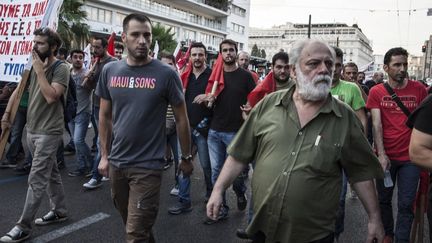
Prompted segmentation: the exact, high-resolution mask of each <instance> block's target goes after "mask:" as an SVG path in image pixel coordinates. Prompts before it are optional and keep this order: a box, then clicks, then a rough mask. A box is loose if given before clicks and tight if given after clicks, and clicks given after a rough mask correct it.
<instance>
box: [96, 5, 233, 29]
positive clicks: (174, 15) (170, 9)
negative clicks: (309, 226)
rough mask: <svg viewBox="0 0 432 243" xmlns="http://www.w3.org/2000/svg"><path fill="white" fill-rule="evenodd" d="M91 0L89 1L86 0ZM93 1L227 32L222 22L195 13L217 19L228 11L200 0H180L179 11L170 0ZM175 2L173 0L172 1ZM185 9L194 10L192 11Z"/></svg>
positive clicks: (224, 15) (221, 17) (225, 16)
mask: <svg viewBox="0 0 432 243" xmlns="http://www.w3.org/2000/svg"><path fill="white" fill-rule="evenodd" d="M88 2H91V1H88ZM94 2H100V3H105V4H107V5H111V6H113V7H116V9H124V10H125V12H135V11H141V12H143V13H145V14H147V15H149V17H155V18H163V19H166V20H167V21H177V22H179V23H181V24H183V25H190V26H193V27H198V28H204V29H206V30H210V31H217V32H220V33H221V34H224V35H225V34H227V28H226V27H225V26H224V25H223V24H222V23H223V21H221V22H222V23H221V24H216V23H211V22H209V21H206V19H205V18H204V17H203V16H202V15H198V14H195V13H201V14H208V15H210V16H214V17H216V18H219V19H223V18H227V16H228V13H226V12H223V11H221V10H219V9H216V8H214V7H211V6H208V5H206V4H204V3H200V2H202V1H201V0H185V1H184V2H182V5H179V6H181V9H184V11H183V12H179V11H178V9H180V8H179V7H177V6H175V5H173V2H172V1H162V0H161V1H158V2H157V3H164V4H161V5H156V4H153V3H154V2H155V1H142V0H96V1H94ZM174 3H175V1H174ZM187 10H194V13H192V12H190V11H188V13H187V12H185V11H187Z"/></svg>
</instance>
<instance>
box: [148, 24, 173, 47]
mask: <svg viewBox="0 0 432 243" xmlns="http://www.w3.org/2000/svg"><path fill="white" fill-rule="evenodd" d="M171 31H172V28H171V27H169V28H165V26H163V25H161V24H159V23H158V24H156V25H155V26H153V29H152V34H153V43H152V45H151V47H150V49H151V50H154V45H155V43H156V41H158V44H159V52H162V51H164V52H168V53H173V52H174V49H175V48H176V46H177V41H176V40H175V39H174V33H171Z"/></svg>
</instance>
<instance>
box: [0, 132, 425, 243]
mask: <svg viewBox="0 0 432 243" xmlns="http://www.w3.org/2000/svg"><path fill="white" fill-rule="evenodd" d="M90 131H92V129H89V133H90ZM89 136H90V135H88V142H90V137H89ZM65 141H66V136H65ZM89 144H91V143H89ZM65 157H66V166H67V168H65V169H63V170H61V174H62V179H63V184H64V189H65V194H66V201H67V206H68V210H69V219H68V220H67V221H65V222H63V223H60V224H54V225H48V226H34V230H33V233H32V237H31V238H30V240H29V242H65V243H66V242H124V226H123V223H122V220H121V217H120V215H119V214H118V212H117V211H116V210H115V208H114V206H113V203H112V201H111V197H110V189H109V182H103V185H102V187H100V188H97V189H95V190H92V191H89V190H84V188H83V187H82V184H83V183H85V182H87V181H88V178H84V177H70V176H68V175H67V172H68V169H71V170H72V169H74V166H75V165H74V160H75V156H74V155H73V154H72V155H66V156H65ZM194 165H195V170H194V174H193V175H192V187H191V197H192V204H193V210H192V212H189V213H186V214H181V215H177V216H174V215H170V214H168V212H167V209H168V207H170V206H171V205H172V204H173V203H175V202H176V198H175V197H173V196H170V195H169V192H170V190H171V189H172V187H173V185H174V168H173V166H172V167H171V168H169V169H168V170H166V171H165V172H164V176H163V181H162V187H161V198H160V208H159V214H158V218H157V221H156V224H155V226H154V235H155V238H156V242H161V243H171V242H187V243H195V242H197V243H201V242H206V243H213V242H214V243H217V242H233V243H235V242H239V243H240V242H247V241H242V240H240V239H238V238H237V237H236V235H235V232H236V229H238V228H242V227H245V226H246V212H240V211H238V210H237V205H236V197H235V194H234V193H233V191H232V189H229V190H228V194H227V196H228V204H229V207H230V213H229V218H228V219H227V220H225V221H223V222H220V223H217V224H214V225H204V224H203V221H204V219H205V204H204V194H205V188H204V181H203V174H202V170H201V168H200V166H199V162H198V161H196V160H195V161H194ZM26 189H27V176H19V175H16V174H15V173H14V170H13V169H1V170H0V205H1V210H0V216H1V217H0V234H1V235H4V234H5V233H7V232H8V231H9V230H10V229H11V228H12V227H13V225H14V223H15V222H16V221H17V220H18V218H19V216H20V214H21V211H22V209H23V205H24V200H25V195H26ZM248 192H249V190H248ZM317 200H318V199H317ZM346 203H347V204H346V218H345V232H344V234H343V235H342V236H341V242H353V243H356V242H359V243H360V242H364V241H365V239H366V230H367V217H366V212H365V211H364V209H363V207H362V206H361V203H360V200H358V199H351V198H347V200H346ZM48 210H49V202H48V199H47V197H45V199H44V201H43V203H42V205H41V207H40V210H39V212H38V213H37V215H36V216H37V217H40V216H43V215H45V213H47V212H48ZM425 221H427V220H425ZM425 225H427V224H425ZM425 231H426V234H425V241H424V242H428V240H427V239H428V238H426V237H428V232H427V227H425Z"/></svg>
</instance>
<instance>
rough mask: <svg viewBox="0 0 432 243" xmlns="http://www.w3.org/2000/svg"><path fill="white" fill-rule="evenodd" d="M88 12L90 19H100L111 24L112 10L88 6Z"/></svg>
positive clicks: (99, 20)
mask: <svg viewBox="0 0 432 243" xmlns="http://www.w3.org/2000/svg"><path fill="white" fill-rule="evenodd" d="M86 12H87V15H88V19H89V20H93V21H98V22H101V23H107V24H111V22H112V21H111V17H112V11H110V10H106V9H101V8H96V7H92V6H87V7H86Z"/></svg>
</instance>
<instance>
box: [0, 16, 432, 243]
mask: <svg viewBox="0 0 432 243" xmlns="http://www.w3.org/2000/svg"><path fill="white" fill-rule="evenodd" d="M151 30H152V27H151V21H150V20H149V19H148V18H147V17H146V16H144V15H141V14H131V15H128V16H127V17H126V18H125V20H124V24H123V31H124V33H123V35H122V42H123V44H122V43H116V44H115V52H114V53H113V54H109V53H108V50H107V48H108V42H107V40H106V39H105V38H101V37H98V36H95V37H93V38H92V40H91V47H92V53H91V55H92V59H91V60H92V61H91V65H90V66H89V67H88V68H87V67H86V66H85V65H84V59H85V56H86V53H85V52H84V51H83V50H79V49H75V50H70V51H69V50H66V49H64V48H61V40H60V38H59V37H58V34H57V33H56V32H54V31H52V30H49V31H45V30H43V29H41V30H36V31H35V33H34V34H35V39H34V43H35V47H34V51H33V52H32V57H33V69H32V71H31V74H30V79H29V81H28V84H27V86H26V88H25V91H24V94H23V95H22V97H21V99H20V103H19V107H18V110H17V111H16V116H15V119H14V122H13V123H11V122H10V118H9V116H10V113H11V109H12V104H11V103H12V102H11V101H10V102H8V100H13V98H14V97H15V96H16V91H14V90H16V89H15V88H16V83H6V82H1V86H0V89H1V93H0V113H1V114H2V119H1V124H2V125H1V128H2V129H3V130H6V129H10V132H11V133H10V137H9V146H8V148H7V152H6V156H5V159H4V160H3V161H2V162H1V164H0V166H1V167H2V168H14V169H15V171H16V173H19V174H29V180H28V183H29V189H28V192H27V197H26V202H25V207H24V210H23V213H22V216H21V217H20V219H19V221H18V222H17V224H16V225H15V226H14V227H13V228H12V230H11V231H10V232H8V233H7V234H5V236H3V237H2V238H1V239H0V241H2V242H20V241H23V240H25V239H27V238H29V236H30V232H31V230H32V227H33V226H32V225H33V224H36V225H47V224H51V223H57V222H62V221H65V220H67V219H68V211H67V209H66V207H65V203H64V201H65V198H64V192H63V186H62V182H61V176H60V173H59V170H61V169H63V168H65V167H66V168H67V170H68V173H67V175H68V176H71V177H87V178H89V179H88V182H86V183H85V184H83V187H84V188H85V189H88V190H93V189H96V188H98V187H100V186H102V183H103V181H110V187H111V191H112V197H113V200H114V202H115V207H116V208H117V210H118V211H119V213H120V215H121V217H122V219H123V222H124V223H125V231H126V240H127V241H128V242H154V237H153V235H152V226H153V224H154V222H155V219H156V215H157V212H158V210H159V206H158V205H159V195H160V185H161V178H162V177H161V173H163V170H167V169H168V168H170V166H171V165H174V169H173V171H174V175H173V176H172V177H171V176H169V177H168V178H169V179H171V178H172V180H173V182H174V184H175V186H174V188H172V189H171V190H170V191H169V192H162V193H170V194H171V195H172V196H175V197H177V198H178V200H177V202H176V203H175V204H174V205H172V206H171V207H169V208H167V209H162V210H167V211H168V213H170V214H172V215H179V214H183V213H188V212H190V211H191V210H193V205H192V203H191V193H193V190H191V179H190V176H191V174H192V171H193V169H194V168H193V164H192V161H193V160H194V159H196V160H197V161H198V162H199V163H198V164H199V165H200V167H201V168H200V169H201V170H202V173H203V176H204V183H203V185H202V186H203V187H204V188H205V194H204V195H202V200H203V202H206V203H208V204H207V215H206V219H205V221H204V224H207V225H212V224H215V223H223V220H225V219H226V218H227V217H228V215H229V210H230V208H229V207H228V203H227V198H226V197H225V191H226V190H227V189H228V187H229V186H230V185H231V184H232V189H233V190H234V192H235V195H236V204H237V210H240V211H246V212H247V214H248V217H247V218H248V227H247V229H238V230H237V236H238V237H240V238H243V239H249V240H251V241H252V242H315V243H327V242H329V243H330V242H334V241H335V240H336V241H338V240H339V239H340V235H341V234H342V233H343V231H344V217H345V199H346V197H347V194H348V192H350V193H349V195H350V197H351V198H353V199H354V200H357V199H360V200H361V202H362V204H363V206H364V208H365V210H366V212H367V214H368V225H369V226H368V234H367V236H365V238H366V241H367V242H385V243H389V242H409V240H410V234H411V226H412V225H413V222H414V221H415V220H414V212H413V205H414V204H415V203H416V193H417V191H418V188H420V187H421V185H422V183H426V184H429V181H428V180H429V177H428V172H427V170H426V169H425V168H431V167H432V162H431V161H430V158H431V156H430V153H431V147H432V143H431V140H432V139H431V138H430V137H431V135H430V134H431V133H430V131H431V125H430V124H429V123H427V122H426V121H427V120H428V119H429V118H430V116H431V114H432V113H431V112H430V108H431V105H430V104H431V102H430V98H426V97H427V91H428V90H430V89H429V87H427V86H425V85H424V84H423V83H421V82H418V81H415V80H410V79H409V78H408V75H407V65H408V62H407V58H408V53H407V51H406V50H405V49H403V48H400V47H397V48H391V49H389V51H388V52H387V53H386V54H385V56H384V72H385V73H386V75H384V72H376V73H374V74H373V77H372V79H370V80H366V77H365V73H364V72H360V71H359V69H358V65H357V64H356V63H353V62H349V63H345V64H344V63H342V60H343V52H342V50H341V49H339V48H338V47H330V46H329V45H328V44H326V43H324V42H322V41H318V40H303V41H299V42H297V43H296V44H295V45H294V46H293V47H292V49H291V50H290V52H289V54H288V53H286V52H283V51H281V52H279V53H276V54H275V55H274V56H273V57H272V61H271V69H270V70H269V71H268V72H267V74H266V75H265V74H261V73H260V74H257V73H256V72H255V71H254V70H250V67H251V65H250V64H249V61H250V55H249V54H248V53H247V52H245V51H239V50H238V47H237V43H236V42H235V41H233V40H230V39H225V40H223V41H222V42H221V43H220V46H219V47H220V50H219V56H218V58H217V59H216V61H215V64H214V65H213V67H210V65H209V57H208V56H207V48H206V46H205V45H204V44H202V43H200V42H192V43H191V44H190V46H189V48H188V51H187V52H186V54H185V55H186V58H187V59H188V62H187V63H186V65H184V66H182V67H179V66H178V65H177V64H178V63H177V61H178V60H176V57H175V56H174V55H173V54H172V53H166V52H162V53H160V54H159V55H158V56H153V57H152V56H150V50H149V48H150V45H151V42H152V34H151ZM124 51H125V52H124ZM158 57H159V59H160V60H158ZM384 77H386V80H385V79H384ZM72 89H73V90H72ZM71 91H73V92H71ZM70 93H72V94H73V98H71V99H73V101H74V104H73V105H74V107H73V109H72V110H70V109H68V106H67V105H66V104H67V103H68V102H66V101H67V99H65V97H68V98H69V94H70ZM425 99H426V101H425V102H424V103H423V104H422V101H423V100H425ZM418 107H420V108H419V109H417V110H416V108H418ZM67 117H70V119H67ZM408 117H410V119H408ZM407 120H409V121H410V122H409V125H407V124H406V122H407ZM428 121H430V119H429V120H428ZM412 127H414V130H413V129H412ZM25 128H26V129H27V134H25V133H24V132H23V131H24V129H25ZM90 128H93V129H94V134H95V135H94V137H93V139H92V144H91V145H90V146H89V144H88V143H87V142H86V137H87V131H88V129H90ZM412 131H414V132H412ZM65 134H68V136H69V142H68V143H67V144H66V145H64V144H63V137H64V135H65ZM23 139H24V140H26V141H27V144H28V145H27V146H28V149H25V148H26V147H27V146H25V145H23V144H22V140H23ZM410 152H411V153H410ZM65 153H70V154H74V156H75V157H74V158H75V159H73V161H74V162H73V163H68V164H67V166H65V159H64V154H65ZM412 153H414V155H413V154H412ZM248 178H251V190H252V198H248V197H247V196H246V195H247V193H246V190H247V188H248V186H247V183H248ZM131 181H132V182H133V183H132V182H131ZM425 181H426V182H425ZM348 185H350V186H348ZM396 185H397V188H398V189H397V193H398V196H397V199H396V200H397V215H396V217H395V218H396V221H394V217H393V209H392V200H393V198H394V197H393V190H394V188H395V186H396ZM46 190H48V192H49V193H48V194H49V197H50V199H51V201H52V204H53V207H52V208H51V209H50V211H49V212H48V213H47V214H46V215H45V216H43V217H41V218H36V219H35V212H36V211H37V209H38V207H39V205H40V201H41V200H42V197H43V195H44V192H45V191H46ZM426 193H427V191H426ZM143 195H145V197H143ZM318 198H319V199H320V200H317V199H318ZM128 203H129V204H128ZM131 204H133V205H132V206H131ZM246 209H248V210H246ZM204 216H205V215H203V217H204ZM428 216H429V217H430V219H432V210H430V212H429V211H428Z"/></svg>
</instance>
